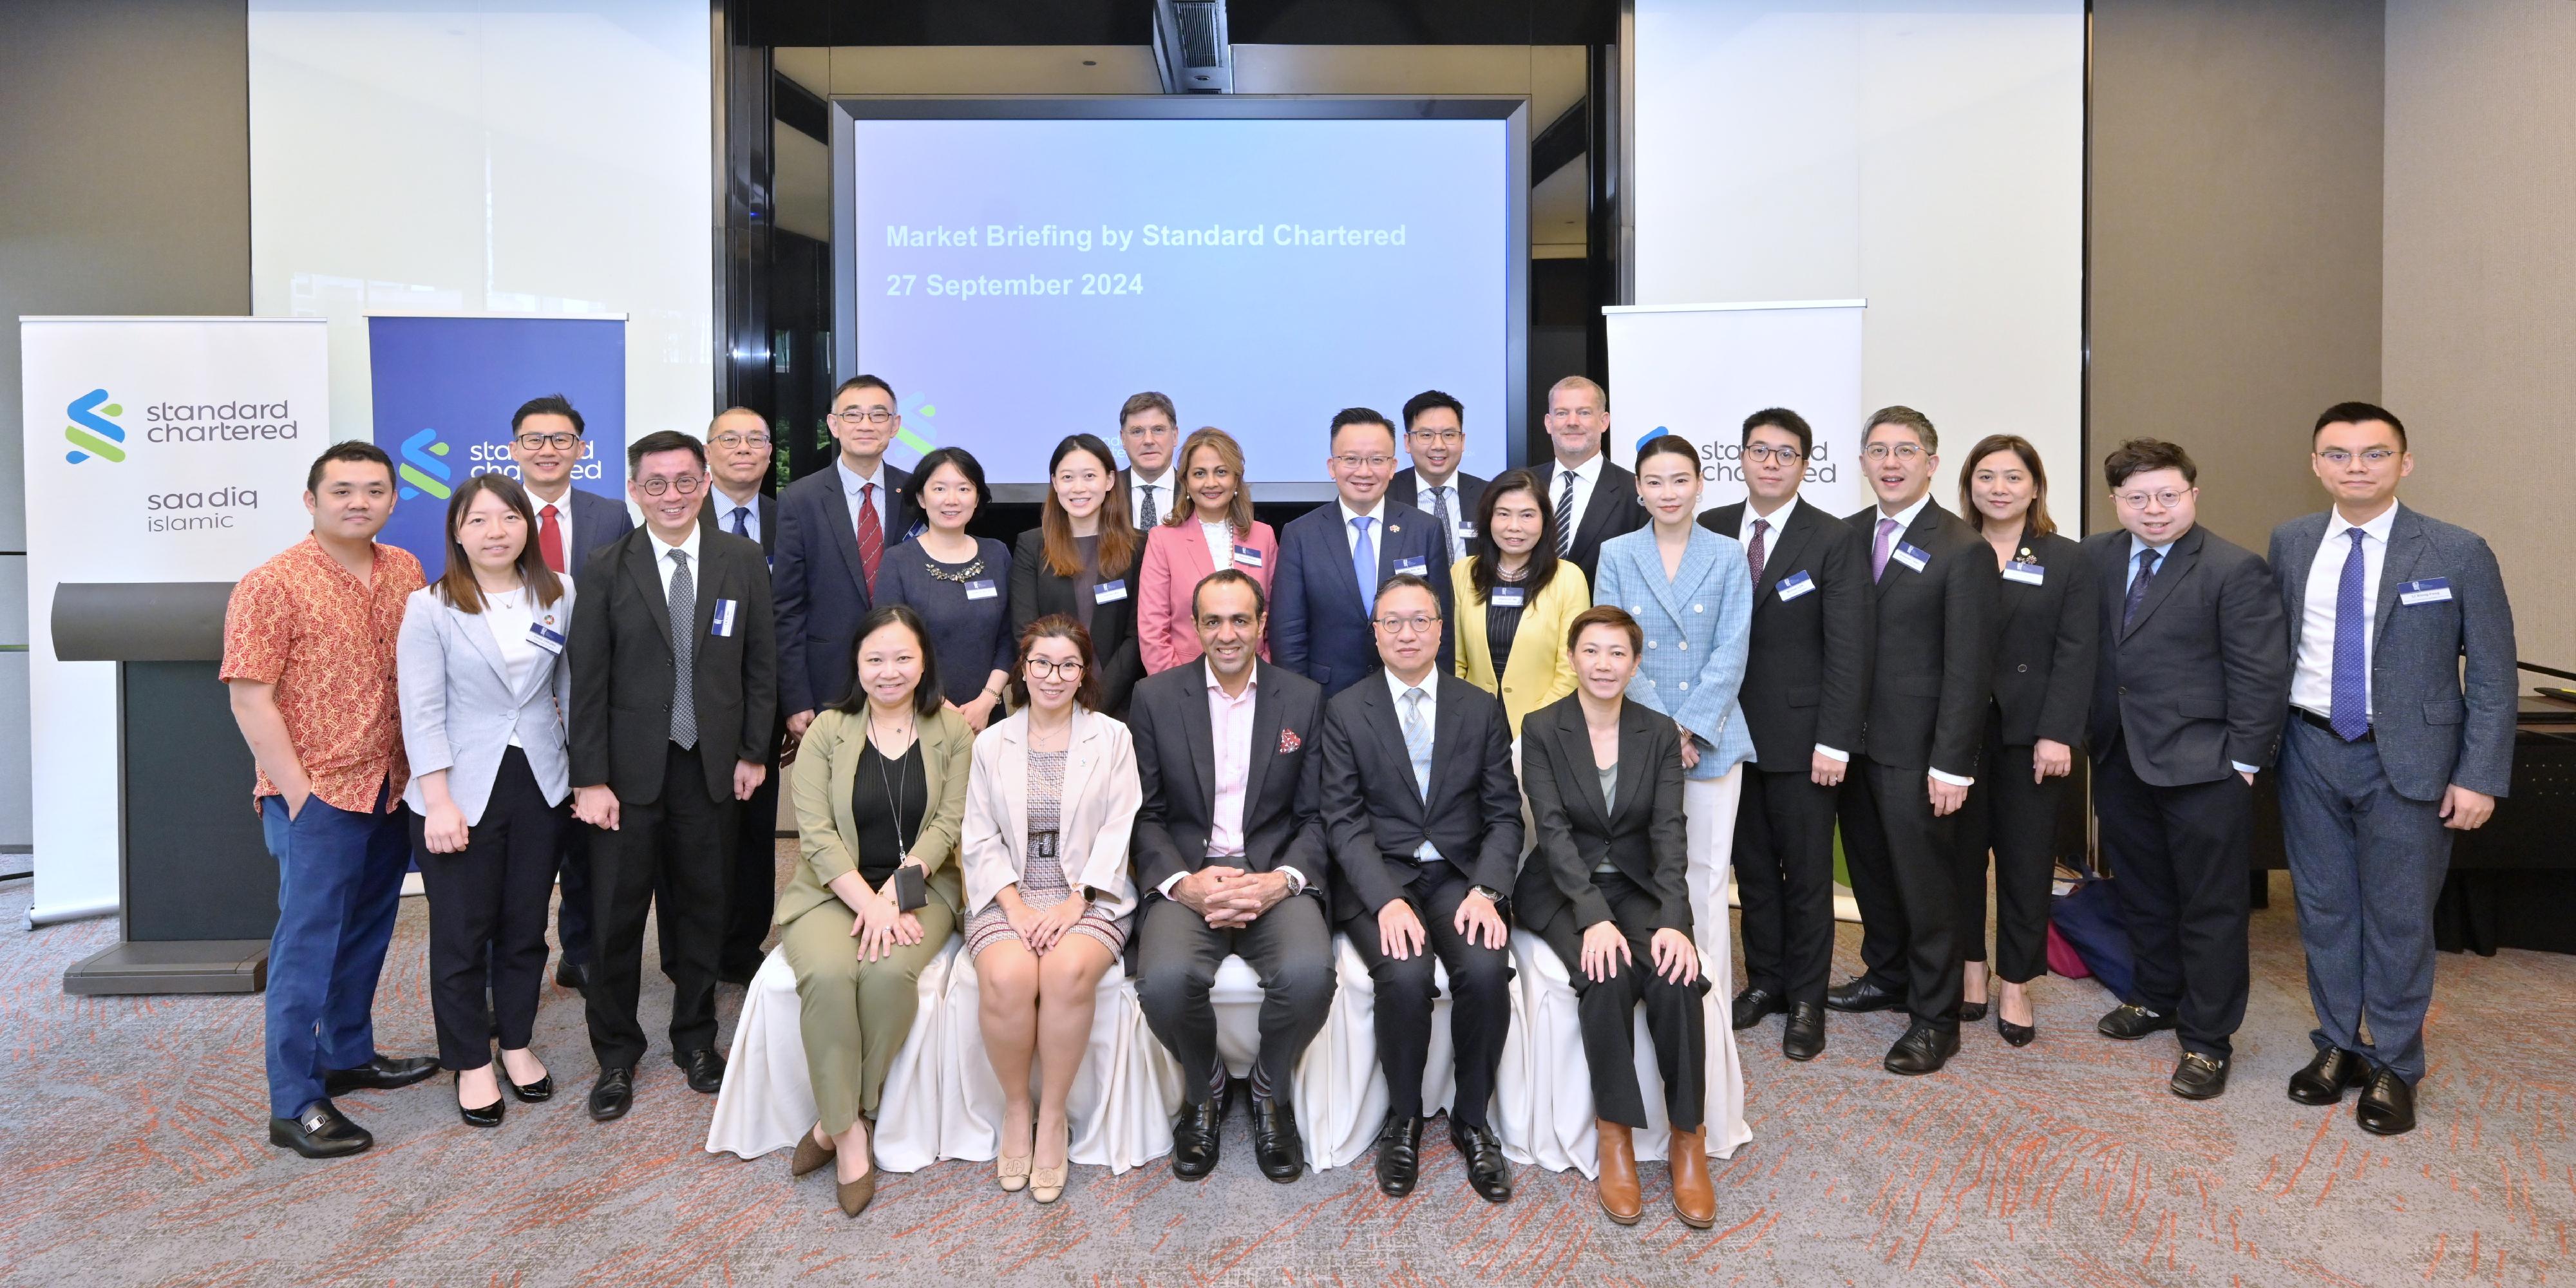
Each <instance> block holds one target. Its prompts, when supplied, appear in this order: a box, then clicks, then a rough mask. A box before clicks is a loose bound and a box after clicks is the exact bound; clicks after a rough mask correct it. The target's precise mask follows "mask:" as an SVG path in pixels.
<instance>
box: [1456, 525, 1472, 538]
mask: <svg viewBox="0 0 2576 1288" xmlns="http://www.w3.org/2000/svg"><path fill="white" fill-rule="evenodd" d="M1458 539H1459V540H1460V541H1473V540H1475V539H1476V525H1475V524H1472V523H1461V524H1459V525H1458Z"/></svg>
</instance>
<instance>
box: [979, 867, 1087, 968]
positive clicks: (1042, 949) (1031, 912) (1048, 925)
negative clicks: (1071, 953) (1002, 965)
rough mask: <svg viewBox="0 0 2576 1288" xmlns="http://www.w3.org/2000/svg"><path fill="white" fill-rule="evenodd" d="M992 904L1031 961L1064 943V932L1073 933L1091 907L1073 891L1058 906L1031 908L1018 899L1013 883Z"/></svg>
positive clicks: (997, 892)
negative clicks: (1017, 937)
mask: <svg viewBox="0 0 2576 1288" xmlns="http://www.w3.org/2000/svg"><path fill="white" fill-rule="evenodd" d="M993 902H995V903H998V904H1000V905H1002V917H1003V919H1004V920H1007V921H1009V922H1010V923H1011V933H1012V934H1015V935H1018V936H1019V937H1020V946H1021V947H1023V948H1026V949H1028V950H1029V955H1030V956H1032V957H1044V956H1046V955H1047V953H1048V952H1049V951H1050V950H1052V949H1053V948H1054V947H1055V946H1056V945H1057V944H1060V943H1062V942H1064V934H1065V932H1066V931H1068V930H1071V929H1073V925H1074V923H1075V922H1078V921H1080V920H1082V914H1083V913H1084V912H1085V911H1086V910H1088V909H1089V908H1090V907H1091V901H1090V900H1089V899H1086V898H1084V897H1083V896H1082V892H1081V891H1080V890H1075V891H1073V892H1072V893H1070V894H1067V895H1066V896H1065V897H1064V899H1063V901H1062V902H1060V903H1056V904H1052V905H1049V906H1047V907H1044V908H1032V907H1030V906H1029V905H1028V904H1027V903H1025V902H1023V901H1022V900H1021V899H1020V887H1019V886H1018V884H1017V883H1014V884H1011V885H1006V886H1003V887H1002V888H1001V889H1000V890H999V891H996V892H995V893H994V895H993Z"/></svg>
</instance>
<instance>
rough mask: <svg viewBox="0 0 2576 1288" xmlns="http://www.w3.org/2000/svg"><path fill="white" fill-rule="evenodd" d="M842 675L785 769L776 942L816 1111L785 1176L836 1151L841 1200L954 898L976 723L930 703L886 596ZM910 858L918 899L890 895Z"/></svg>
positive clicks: (872, 1190)
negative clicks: (792, 841)
mask: <svg viewBox="0 0 2576 1288" xmlns="http://www.w3.org/2000/svg"><path fill="white" fill-rule="evenodd" d="M856 661H857V667H856V678H855V681H854V682H853V684H852V685H851V688H850V693H849V695H848V696H847V697H845V698H843V699H842V700H841V702H840V704H839V705H837V706H834V707H831V708H829V709H827V710H825V711H824V712H822V713H821V714H820V715H817V716H816V717H814V723H813V724H811V725H809V726H807V727H806V730H805V737H804V741H803V742H802V743H801V744H799V746H798V748H797V751H796V763H795V766H794V769H793V776H792V778H791V780H790V782H791V787H792V791H793V796H794V800H795V803H796V831H797V836H798V839H799V843H800V848H801V849H802V850H803V859H804V861H803V862H802V863H799V864H798V865H797V866H796V871H795V875H794V876H792V877H790V878H789V879H788V882H787V889H786V891H785V892H784V893H782V894H780V895H779V896H778V915H777V917H776V918H775V920H776V921H777V923H778V925H779V926H780V927H781V931H780V935H779V946H780V947H781V948H782V949H784V950H785V952H786V953H787V964H788V965H790V966H792V967H794V968H795V971H796V995H797V997H798V998H799V999H800V1000H801V1002H802V1007H801V1019H802V1027H803V1029H804V1035H805V1063H806V1066H807V1069H808V1071H809V1073H810V1074H811V1076H812V1078H813V1081H814V1104H815V1107H816V1109H817V1110H818V1111H819V1120H818V1121H817V1122H816V1123H815V1124H814V1130H813V1131H812V1132H811V1133H809V1134H808V1135H806V1137H805V1138H804V1139H802V1140H800V1141H798V1142H797V1143H796V1158H795V1161H794V1162H793V1163H791V1164H790V1165H789V1170H790V1171H791V1173H792V1174H794V1175H797V1176H803V1175H804V1174H806V1173H807V1172H811V1171H814V1170H815V1169H817V1168H820V1167H822V1166H823V1165H824V1164H825V1163H836V1164H837V1168H836V1173H835V1175H836V1179H837V1180H838V1181H839V1182H840V1184H839V1189H838V1195H837V1197H838V1199H839V1202H840V1205H841V1211H842V1212H844V1213H846V1214H848V1215H850V1216H857V1215H858V1214H859V1212H860V1211H861V1210H862V1209H864V1208H866V1207H867V1205H868V1200H869V1199H871V1198H873V1197H875V1194H876V1182H877V1174H876V1169H875V1167H874V1166H873V1164H872V1163H871V1161H870V1159H869V1157H868V1125H867V1118H868V1117H873V1116H874V1115H875V1113H876V1110H877V1096H878V1093H879V1092H880V1091H881V1090H883V1088H884V1086H885V1077H886V1067H887V1065H888V1064H889V1063H891V1062H892V1061H893V1059H894V1053H895V1051H896V1049H897V1048H899V1047H901V1046H902V1045H903V1040H904V1037H905V1035H907V1034H909V1033H910V1032H911V1031H912V1019H913V1013H914V1011H916V1010H918V1009H919V997H920V990H919V984H920V980H921V970H922V968H923V967H924V966H927V965H929V964H930V961H931V959H932V958H934V957H936V956H938V954H939V950H940V948H941V946H942V945H945V944H946V943H947V942H948V936H949V935H950V934H951V933H953V932H954V931H955V930H956V927H957V909H958V906H959V905H960V904H961V903H963V902H964V899H963V892H962V888H961V886H960V885H959V882H958V875H957V872H958V869H957V834H958V831H959V828H960V826H961V825H962V823H963V821H964V819H965V815H966V767H967V764H968V761H969V760H970V759H971V758H972V756H973V754H974V748H975V741H974V734H973V733H972V732H970V731H969V730H968V729H967V728H966V722H965V721H964V720H963V719H961V718H960V717H959V716H958V715H957V713H956V712H955V711H953V710H950V709H947V708H946V707H945V706H944V704H942V702H941V701H940V688H939V675H938V663H937V661H936V660H935V659H934V658H933V657H932V655H931V650H930V637H929V632H928V631H927V630H925V629H924V628H923V626H922V622H921V618H920V617H919V616H917V615H916V614H914V612H913V611H912V610H911V609H910V608H907V607H905V606H903V605H901V604H887V605H883V606H881V607H879V608H878V609H877V610H876V611H874V612H872V613H870V614H868V617H867V620H865V621H864V622H862V623H860V626H859V642H858V647H857V657H856ZM907 865H909V866H911V867H915V868H918V869H920V870H921V872H922V873H923V876H924V878H925V880H924V884H925V885H926V886H927V887H928V893H929V898H928V899H927V901H925V902H924V903H923V904H922V906H921V907H920V908H918V909H916V910H914V911H912V912H905V911H902V910H901V908H900V906H899V901H898V891H899V882H900V877H899V875H898V872H897V869H898V868H900V867H903V866H907Z"/></svg>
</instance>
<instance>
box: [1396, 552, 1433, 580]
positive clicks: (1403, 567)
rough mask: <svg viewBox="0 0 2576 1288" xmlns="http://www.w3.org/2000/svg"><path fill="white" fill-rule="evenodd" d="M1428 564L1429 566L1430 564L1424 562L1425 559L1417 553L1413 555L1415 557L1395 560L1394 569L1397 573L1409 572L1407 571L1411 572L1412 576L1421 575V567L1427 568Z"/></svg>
mask: <svg viewBox="0 0 2576 1288" xmlns="http://www.w3.org/2000/svg"><path fill="white" fill-rule="evenodd" d="M1430 566H1431V565H1430V564H1428V563H1427V562H1425V561H1424V560H1423V559H1422V557H1421V556H1419V555H1417V556H1415V557H1413V558H1411V559H1398V560H1396V561H1395V570H1396V571H1397V572H1399V573H1407V572H1409V573H1412V574H1413V575H1414V576H1416V577H1419V576H1421V575H1422V571H1423V569H1425V568H1428V567H1430Z"/></svg>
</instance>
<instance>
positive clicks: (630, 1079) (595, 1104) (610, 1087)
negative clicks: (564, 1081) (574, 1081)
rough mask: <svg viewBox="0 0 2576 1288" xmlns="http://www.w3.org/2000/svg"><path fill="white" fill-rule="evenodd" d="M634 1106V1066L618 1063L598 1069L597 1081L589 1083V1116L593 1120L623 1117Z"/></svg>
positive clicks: (605, 1120)
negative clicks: (618, 1064)
mask: <svg viewBox="0 0 2576 1288" xmlns="http://www.w3.org/2000/svg"><path fill="white" fill-rule="evenodd" d="M634 1107H635V1066H633V1065H631V1064H630V1065H620V1066H618V1067H616V1068H614V1069H602V1070H600V1071H599V1081H597V1082H594V1083H592V1084H590V1116H591V1118H592V1120H593V1121H596V1122H603V1123H604V1122H607V1121H608V1120H610V1119H612V1118H623V1117H625V1116H626V1111H627V1110H629V1109H632V1108H634Z"/></svg>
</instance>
